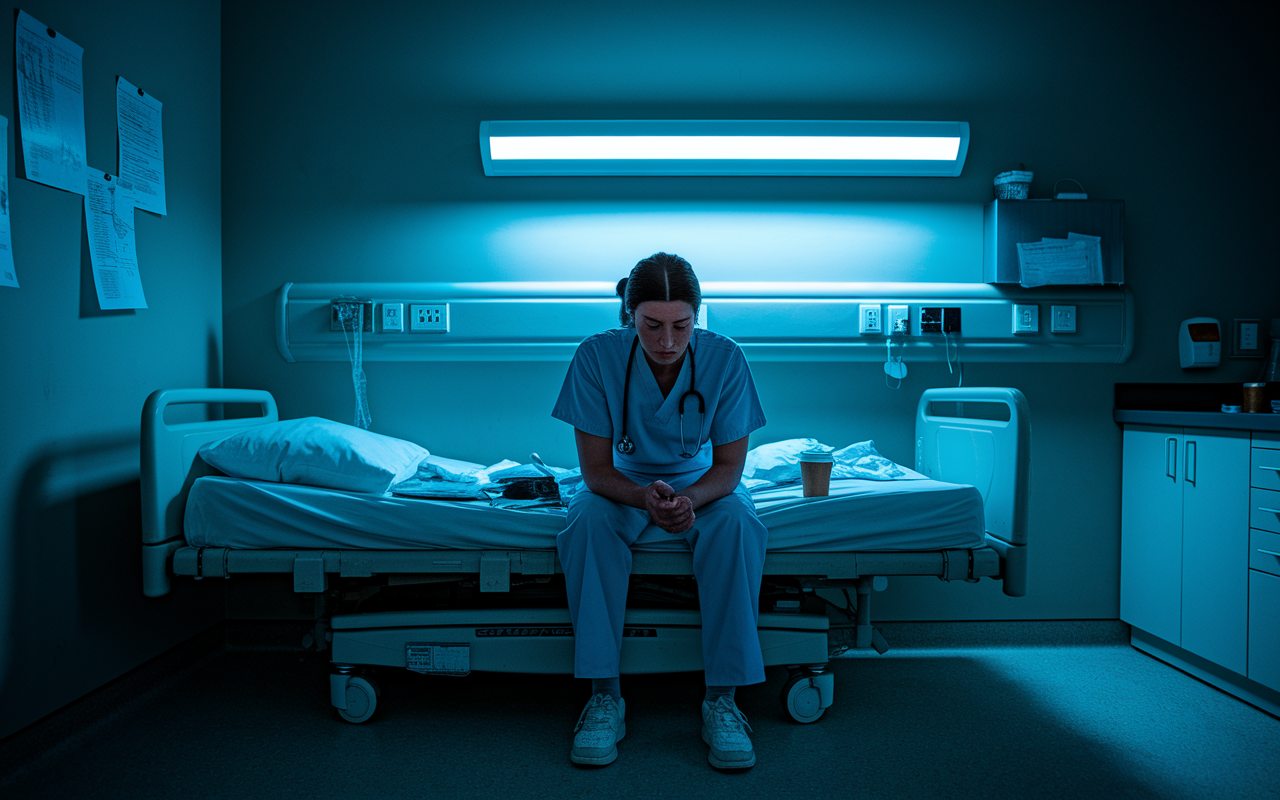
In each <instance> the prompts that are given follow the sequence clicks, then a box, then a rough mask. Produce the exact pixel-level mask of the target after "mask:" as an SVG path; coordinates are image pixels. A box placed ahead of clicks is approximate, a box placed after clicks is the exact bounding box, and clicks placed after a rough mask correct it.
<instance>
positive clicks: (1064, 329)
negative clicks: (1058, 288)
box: [1049, 306, 1076, 333]
mask: <svg viewBox="0 0 1280 800" xmlns="http://www.w3.org/2000/svg"><path fill="white" fill-rule="evenodd" d="M1049 315H1050V317H1051V319H1052V321H1051V322H1050V323H1049V330H1050V331H1052V332H1053V333H1075V332H1076V307H1075V306H1049Z"/></svg>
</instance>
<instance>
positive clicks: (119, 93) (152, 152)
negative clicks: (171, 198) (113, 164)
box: [116, 78, 166, 214]
mask: <svg viewBox="0 0 1280 800" xmlns="http://www.w3.org/2000/svg"><path fill="white" fill-rule="evenodd" d="M162 109H163V104H162V103H161V102H160V101H159V100H157V99H155V98H154V97H152V96H151V95H149V94H146V93H145V92H143V91H142V90H141V89H139V88H138V87H137V86H134V85H133V84H132V83H129V82H128V81H127V80H125V79H124V78H116V128H117V131H118V139H119V142H120V177H121V178H123V179H124V180H126V181H128V182H129V183H131V184H133V191H134V194H135V195H136V197H137V207H138V208H141V209H142V210H143V211H153V212H155V213H157V214H164V213H166V212H165V199H164V132H163V130H162V129H161V126H160V112H161V110H162Z"/></svg>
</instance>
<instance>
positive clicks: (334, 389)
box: [223, 0, 1280, 619]
mask: <svg viewBox="0 0 1280 800" xmlns="http://www.w3.org/2000/svg"><path fill="white" fill-rule="evenodd" d="M779 8H780V7H778V6H777V5H776V4H766V3H740V2H737V3H708V4H689V3H684V2H680V3H674V2H653V0H646V2H628V3H622V4H609V5H608V6H607V7H606V6H605V4H600V3H595V2H573V3H557V4H552V5H541V6H530V5H529V4H526V3H515V2H503V1H502V0H498V2H493V3H483V4H451V6H450V7H449V8H447V9H443V8H442V5H441V4H420V3H415V2H379V3H374V4H370V5H366V6H362V7H361V11H360V13H354V14H353V13H347V12H346V11H343V12H341V13H338V11H337V7H334V8H333V9H330V10H326V9H325V8H324V7H323V6H317V5H316V4H306V5H304V4H292V5H275V6H272V7H268V8H265V9H264V8H262V7H260V6H259V5H258V4H254V3H242V2H226V3H224V5H223V28H224V37H223V46H224V52H225V53H226V57H225V58H224V72H223V80H224V88H225V97H226V101H225V103H224V112H225V113H224V118H223V124H224V128H223V143H224V148H225V151H224V155H225V158H224V164H225V171H224V175H225V183H224V186H225V206H224V209H225V211H224V235H225V250H224V253H225V256H224V267H223V289H224V308H225V323H226V360H225V367H226V380H227V385H231V386H246V387H254V388H264V389H269V390H271V391H272V392H274V393H275V394H276V396H277V398H278V400H279V401H280V408H281V415H282V416H283V417H296V416H302V415H308V414H318V415H323V416H328V417H332V418H335V419H339V420H344V421H350V419H351V417H352V400H351V384H350V375H349V368H348V367H346V365H343V364H336V363H331V364H318V363H304V364H287V363H285V362H284V361H283V360H282V359H281V358H280V356H279V355H278V354H277V352H276V350H275V347H274V345H273V338H272V337H273V328H272V316H271V314H272V300H273V296H274V293H275V292H276V290H277V289H278V288H279V287H280V285H281V284H282V283H284V282H286V281H301V282H318V281H384V280H385V281H408V280H421V281H436V280H440V281H449V280H492V279H508V280H509V279H513V278H517V277H518V278H524V279H533V280H538V279H595V280H602V279H606V280H613V279H616V278H618V277H621V276H622V275H624V274H625V273H626V270H627V269H628V268H629V267H630V266H631V264H633V263H634V262H635V261H636V260H637V259H638V258H640V257H643V256H645V255H648V254H649V253H650V252H653V251H656V250H659V249H668V250H673V251H675V252H679V253H681V254H683V255H685V256H686V257H688V258H689V259H690V260H691V262H692V263H693V265H694V267H695V269H699V270H700V275H701V276H702V277H703V279H704V280H706V279H721V280H723V279H727V278H733V277H743V278H762V277H769V276H772V275H778V274H784V275H785V277H788V278H805V277H812V278H832V277H838V278H842V279H847V280H968V281H981V265H980V261H981V231H980V224H981V223H980V220H981V207H982V205H983V204H984V203H985V202H987V201H988V200H990V199H991V197H992V188H991V179H992V177H993V176H994V175H995V174H996V173H997V172H999V171H1002V170H1004V169H1007V168H1010V167H1011V166H1014V165H1016V163H1017V162H1020V161H1021V162H1025V164H1026V165H1027V166H1028V167H1029V168H1031V169H1033V170H1035V172H1036V176H1037V177H1036V181H1035V184H1034V185H1033V187H1032V191H1033V196H1040V197H1044V196H1048V195H1049V194H1050V192H1051V189H1052V186H1053V181H1054V180H1056V179H1058V178H1068V177H1069V178H1076V179H1078V180H1079V181H1081V182H1082V183H1083V184H1084V186H1085V188H1086V189H1087V190H1088V191H1089V193H1090V194H1091V196H1092V197H1095V198H1121V199H1124V200H1126V201H1127V209H1128V228H1127V232H1126V256H1127V259H1126V268H1127V277H1128V284H1129V286H1130V288H1131V289H1132V291H1133V292H1134V294H1135V296H1136V299H1137V313H1138V320H1139V328H1138V336H1137V344H1136V348H1135V351H1134V355H1133V358H1132V360H1131V361H1130V362H1129V363H1128V364H1125V365H1122V366H1113V365H1067V366H1050V365H1038V364H1026V365H1022V364H1009V365H972V366H968V367H966V368H965V385H983V384H988V385H991V384H994V385H1010V386H1016V387H1018V388H1020V389H1021V390H1022V391H1023V392H1025V393H1026V395H1027V398H1028V400H1029V401H1030V406H1031V409H1032V414H1033V431H1034V434H1033V448H1032V459H1033V477H1032V485H1031V526H1032V551H1031V552H1032V556H1031V566H1030V568H1031V590H1030V594H1029V596H1027V597H1026V598H1022V599H1018V600H1012V599H1009V598H1006V597H1004V596H1003V595H1001V594H1000V592H999V588H998V586H997V585H995V584H992V583H990V582H988V583H986V584H983V585H980V586H976V587H975V586H968V585H956V586H948V585H944V584H942V583H941V582H939V581H936V580H933V579H925V580H905V579H904V580H899V581H896V582H894V583H892V584H891V585H890V588H889V590H888V591H887V592H886V593H885V594H884V595H881V596H880V597H879V598H878V600H877V616H879V617H880V618H882V619H940V618H941V619H1050V618H1115V617H1117V616H1118V579H1119V536H1120V531H1119V523H1120V431H1119V429H1118V427H1117V426H1116V425H1115V424H1114V423H1113V422H1112V421H1111V405H1112V391H1113V387H1114V384H1115V383H1116V382H1128V381H1179V380H1214V381H1237V380H1243V379H1245V378H1247V377H1248V376H1249V375H1250V374H1251V371H1252V370H1254V369H1256V368H1257V362H1256V361H1254V362H1239V361H1237V362H1233V361H1231V360H1230V359H1226V360H1225V361H1224V364H1223V366H1221V367H1219V368H1218V369H1216V370H1212V371H1204V372H1199V373H1196V374H1187V373H1183V372H1182V371H1181V370H1180V369H1179V368H1178V362H1177V350H1176V342H1175V334H1176V331H1177V326H1178V323H1179V322H1180V321H1181V320H1182V319H1184V318H1187V317H1190V316H1195V315H1202V314H1203V315H1209V316H1215V317H1219V318H1222V319H1224V320H1228V321H1229V320H1230V319H1231V318H1233V317H1267V316H1272V315H1275V316H1280V270H1277V269H1276V268H1275V260H1274V257H1273V256H1272V255H1271V249H1272V248H1271V244H1270V242H1269V241H1267V240H1268V238H1269V236H1268V232H1269V230H1270V229H1269V223H1270V221H1271V220H1272V219H1273V218H1274V216H1275V211H1276V200H1275V199H1274V193H1273V192H1271V190H1270V188H1269V187H1268V186H1267V185H1266V180H1265V177H1264V176H1262V175H1260V174H1258V172H1257V171H1256V168H1257V166H1258V165H1259V164H1260V163H1262V162H1261V161H1259V160H1257V157H1258V154H1260V153H1262V152H1266V151H1265V150H1264V149H1263V148H1264V146H1265V140H1264V138H1263V134H1262V126H1261V119H1260V117H1261V115H1262V114H1263V113H1264V112H1263V109H1264V107H1265V106H1266V105H1268V103H1265V102H1263V101H1264V98H1267V97H1270V96H1271V93H1272V90H1271V87H1270V86H1269V85H1267V84H1266V83H1265V82H1264V80H1263V77H1262V76H1263V75H1264V74H1269V73H1266V72H1264V71H1263V70H1262V69H1261V64H1260V62H1258V61H1257V59H1259V58H1261V55H1260V53H1262V52H1265V50H1266V48H1264V47H1262V46H1261V42H1260V41H1255V40H1254V39H1253V38H1251V37H1253V36H1254V34H1253V33H1252V32H1251V30H1250V29H1249V28H1248V26H1244V27H1243V28H1242V27H1241V26H1238V25H1237V24H1236V21H1235V20H1231V19H1227V18H1226V16H1225V15H1223V16H1222V18H1215V17H1212V16H1205V15H1196V16H1195V17H1194V18H1188V17H1182V16H1179V15H1161V16H1159V17H1150V16H1148V15H1147V14H1144V13H1141V12H1139V11H1136V10H1132V9H1126V8H1125V6H1123V5H1120V6H1117V5H1116V4H1112V3H1100V2H1084V3H1076V4H1072V5H1071V6H1070V12H1068V11H1067V10H1066V8H1065V7H1059V6H1053V7H1050V6H1043V7H1036V6H1034V5H1031V6H1029V5H1028V4H1026V3H1020V2H1005V3H977V4H974V3H963V4H960V3H951V2H933V3H929V2H904V3H893V4H885V3H879V2H876V3H872V2H806V3H797V4H790V5H788V6H787V7H786V11H785V12H783V11H781V10H779ZM329 11H332V12H333V13H329ZM250 22H251V23H252V24H249V23H250ZM628 117H631V118H668V117H669V118H681V117H686V118H784V119H785V118H796V119H805V118H817V119H828V118H830V119H850V118H851V119H959V120H967V121H968V122H969V123H970V124H971V125H972V143H971V146H970V150H969V158H968V163H967V164H966V166H965V170H964V175H963V176H962V177H961V178H959V179H906V178H898V179H824V178H665V177H664V178H526V179H516V178H507V179H497V178H485V177H484V175H483V173H482V170H481V166H480V159H479V153H478V148H477V143H476V139H477V126H478V123H479V122H480V121H481V120H483V119H561V118H565V119H571V118H587V119H590V118H628ZM815 204H816V205H815ZM815 208H816V209H817V210H819V211H820V212H821V215H820V216H815V215H810V217H809V219H808V221H807V222H805V221H804V220H802V219H800V217H803V216H804V215H805V214H809V212H811V211H813V210H814V209H815ZM671 211H679V212H684V213H685V215H686V216H685V217H683V218H682V217H680V216H679V215H676V216H671V215H668V214H667V213H666V212H671ZM688 215H692V219H693V220H694V221H693V222H692V223H690V222H689V219H690V217H689V216H688ZM797 215H799V216H797ZM593 216H594V219H593ZM682 219H683V221H682ZM904 219H905V220H907V221H909V222H911V223H912V224H915V223H921V224H920V225H919V227H918V231H917V233H916V234H915V238H914V239H910V241H908V242H907V243H906V244H903V245H902V247H901V248H898V249H892V250H891V252H887V253H884V254H883V257H881V255H882V254H880V253H877V252H874V251H872V252H871V255H868V248H874V247H877V246H879V245H876V244H875V242H876V241H877V240H876V238H875V237H874V236H872V237H871V238H869V239H867V240H866V242H865V244H864V246H859V245H858V243H857V242H854V243H852V244H850V243H849V242H848V240H847V237H846V238H842V236H844V234H843V233H841V232H842V231H843V232H846V233H847V231H848V230H850V229H854V228H858V226H863V227H870V228H875V227H876V226H877V225H881V226H887V227H890V228H895V229H901V225H900V223H902V221H903V220H904ZM966 220H968V221H967V222H966ZM895 226H897V227H895ZM957 226H959V227H957ZM965 226H968V227H965ZM815 229H816V232H815ZM961 229H962V230H961ZM601 230H603V231H605V234H604V235H601V234H600V233H598V231H601ZM744 232H745V233H744ZM742 235H749V236H750V237H751V243H752V246H751V247H743V246H742V244H741V241H739V237H740V236H742ZM909 238H910V237H909ZM726 254H731V255H732V257H728V256H726ZM780 268H782V269H783V270H785V272H782V271H781V270H780ZM713 325H714V321H713ZM564 368H565V365H563V364H539V363H520V364H465V363H372V364H366V370H367V373H368V377H369V399H370V405H371V407H372V413H373V420H374V429H375V430H378V431H381V432H384V433H388V434H392V435H397V436H403V437H406V438H410V439H413V440H415V441H418V442H420V443H422V444H423V445H425V446H426V447H428V448H430V449H432V450H433V451H435V452H438V453H441V454H443V455H449V456H455V457H463V458H470V459H473V460H479V461H486V462H488V461H496V460H498V459H499V458H502V457H512V458H515V459H518V460H524V459H527V457H528V454H529V452H531V451H537V452H539V453H540V454H541V455H543V456H544V457H545V458H548V459H550V460H552V462H553V463H560V464H565V465H571V464H573V463H574V462H575V455H574V450H573V441H572V436H571V433H570V430H569V429H568V428H567V427H566V426H564V425H563V424H561V423H558V422H555V421H553V420H552V419H551V418H550V417H549V416H548V412H549V410H550V408H551V406H552V403H553V402H554V399H555V395H556V392H557V391H558V388H559V385H560V381H561V379H562V377H563V374H564ZM754 370H755V375H756V378H757V382H758V383H759V385H760V387H761V393H762V396H763V400H764V405H765V409H766V412H767V414H768V417H769V424H768V426H767V427H766V428H764V429H763V430H761V431H759V432H757V433H756V434H755V435H754V436H753V437H752V443H753V444H758V443H761V442H764V441H770V440H775V439H781V438H786V437H792V436H816V437H818V438H820V439H822V440H824V441H826V442H828V443H830V444H834V445H843V444H846V443H848V442H851V441H857V440H861V439H868V438H870V439H875V440H876V442H877V443H878V444H879V445H880V447H881V449H882V450H883V451H884V452H885V453H886V454H888V455H890V456H891V457H894V458H896V459H897V460H900V461H903V462H906V463H910V461H911V458H912V449H911V438H912V414H913V410H914V408H915V404H916V401H917V400H918V398H919V395H920V393H921V392H922V391H923V390H924V389H925V388H928V387H932V386H942V385H953V384H954V381H955V379H954V378H953V377H952V376H950V375H949V374H948V373H947V370H946V367H945V365H937V364H933V365H929V364H920V365H918V366H917V365H913V366H912V371H911V375H910V377H909V378H908V380H907V381H906V383H905V384H904V385H903V387H902V388H901V389H900V390H897V391H894V390H891V389H888V388H886V386H885V382H884V375H883V373H882V371H881V369H880V365H879V364H796V365H787V364H774V363H769V364H764V363H762V364H757V365H755V366H754Z"/></svg>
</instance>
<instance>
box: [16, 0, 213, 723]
mask: <svg viewBox="0 0 1280 800" xmlns="http://www.w3.org/2000/svg"><path fill="white" fill-rule="evenodd" d="M23 10H25V11H26V12H27V13H29V14H31V15H32V16H33V17H35V18H36V19H37V20H39V21H40V22H42V23H44V24H45V25H47V26H50V27H53V28H54V29H55V30H57V31H58V32H59V33H60V34H62V35H64V36H66V37H68V38H69V39H71V40H72V41H74V42H75V43H76V44H78V45H80V46H81V47H83V48H84V49H85V55H84V102H85V127H86V136H87V142H86V144H87V148H88V163H89V165H90V166H91V167H94V168H97V169H103V170H109V171H111V172H115V171H116V169H117V163H116V161H117V156H116V117H115V114H116V110H115V109H116V105H115V82H116V76H117V75H123V76H124V77H125V78H126V79H128V80H129V81H131V82H133V83H134V84H136V85H138V86H141V87H142V88H143V89H145V90H146V91H148V92H150V93H151V94H153V95H155V96H156V97H158V98H159V99H160V100H161V101H162V102H163V103H164V134H165V159H166V161H165V168H166V179H167V189H168V210H169V214H168V216H166V217H158V216H155V215H152V214H148V213H145V212H141V211H139V212H137V214H136V221H135V225H136V231H137V233H136V235H137V244H138V252H139V254H140V255H139V266H140V269H141V273H142V281H143V286H144V289H145V292H146V297H147V301H148V303H149V304H150V305H151V308H149V309H145V310H139V311H136V312H134V311H123V312H102V311H100V310H98V304H97V299H96V296H95V294H94V288H93V278H92V274H91V273H90V271H89V268H88V266H87V264H88V258H89V256H88V250H87V245H86V244H85V241H86V239H85V233H84V222H83V211H82V208H83V203H82V199H81V197H80V195H74V194H70V193H67V192H62V191H59V190H57V189H52V188H50V187H48V186H44V185H43V184H38V183H34V182H31V181H27V180H26V179H24V178H22V177H20V176H19V174H18V172H17V170H16V165H15V161H16V159H15V157H14V151H15V148H16V147H17V146H18V138H17V136H16V135H15V132H14V130H15V128H16V125H17V120H16V117H15V106H16V100H15V95H14V90H13V89H11V90H10V91H9V92H6V93H5V99H4V100H3V101H0V114H2V115H4V116H5V117H7V118H8V119H9V130H10V132H11V133H10V136H9V164H8V169H9V185H10V187H11V192H10V209H11V219H12V224H13V252H14V261H15V266H16V269H17V274H18V280H19V282H20V283H21V285H22V288H20V289H12V288H0V375H3V378H0V380H3V386H4V390H3V392H0V442H2V444H0V737H3V736H5V735H7V734H9V733H12V732H13V731H15V730H18V729H20V728H22V727H24V726H25V725H28V724H30V723H31V722H33V721H35V720H36V719H39V718H40V717H42V716H44V715H45V714H48V713H49V712H51V711H53V710H55V709H57V708H59V707H61V706H63V705H65V704H66V703H68V702H70V701H72V700H75V699H76V698H78V697H80V696H82V695H84V694H85V693H87V692H89V691H91V690H92V689H94V688H96V687H98V686H100V685H102V684H104V683H106V682H107V681H109V680H111V679H113V678H115V677H117V676H119V675H121V674H123V673H125V672H127V671H128V670H130V669H132V668H134V667H136V666H138V665H139V664H141V663H143V662H144V661H146V660H148V659H150V658H152V657H154V656H156V655H158V654H160V653H162V652H164V651H165V650H167V649H169V648H171V647H173V646H174V645H176V644H179V643H180V642H182V641H184V640H186V639H188V638H190V637H191V636H192V635H194V634H196V633H198V632H199V631H201V630H204V629H205V628H207V627H209V626H210V625H212V624H213V623H215V622H216V621H217V620H218V619H220V618H221V614H222V597H221V587H220V586H218V585H217V584H213V583H210V582H208V581H206V582H204V583H203V584H200V585H197V584H192V583H191V582H189V581H188V582H186V585H182V586H178V587H177V591H175V592H174V594H172V595H170V596H169V597H166V598H163V599H161V600H148V599H146V598H144V597H143V596H142V588H141V587H142V569H141V532H140V529H139V526H140V518H141V513H140V497H139V489H138V438H139V432H138V425H139V420H140V418H141V412H142V403H143V401H144V400H145V399H146V397H147V395H148V394H149V393H150V392H151V391H153V390H155V389H157V388H160V387H166V386H209V385H218V384H219V382H220V381H221V369H222V366H221V362H222V298H221V285H222V271H221V270H222V207H221V204H222V179H221V163H222V161H221V159H222V152H221V122H220V117H221V110H220V106H219V97H220V83H221V78H220V58H221V54H220V51H219V27H220V23H219V10H218V4H217V3H216V2H209V1H208V0H204V1H202V2H183V3H170V2H164V0H123V1H122V2H113V3H95V2H87V0H61V1H60V2H46V0H34V1H33V2H31V3H24V4H23ZM0 43H2V44H0V82H2V83H3V85H5V86H8V87H13V86H14V81H13V65H14V58H13V43H14V17H13V15H12V13H11V14H9V15H5V16H4V19H3V22H2V24H0Z"/></svg>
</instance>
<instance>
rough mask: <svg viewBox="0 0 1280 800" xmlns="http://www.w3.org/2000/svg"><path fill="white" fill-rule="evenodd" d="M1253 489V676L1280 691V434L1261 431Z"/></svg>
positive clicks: (1252, 474)
mask: <svg viewBox="0 0 1280 800" xmlns="http://www.w3.org/2000/svg"><path fill="white" fill-rule="evenodd" d="M1250 486H1251V489H1250V493H1249V524H1250V526H1251V527H1252V530H1251V531H1250V532H1249V671H1248V675H1249V678H1250V679H1252V680H1255V681H1257V682H1258V683H1261V684H1262V685H1264V686H1266V687H1268V688H1271V689H1275V690H1277V691H1280V435H1277V434H1274V433H1273V434H1255V436H1254V439H1253V469H1252V470H1250Z"/></svg>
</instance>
